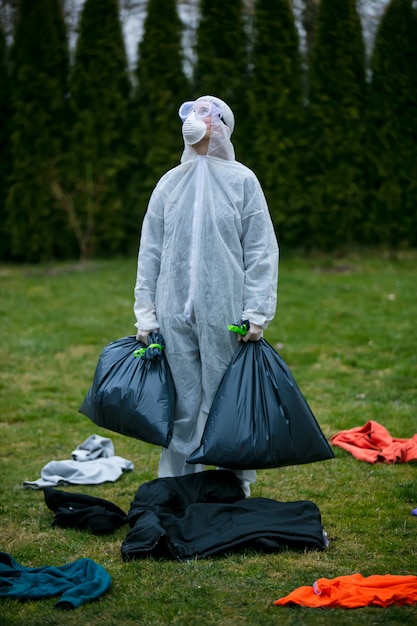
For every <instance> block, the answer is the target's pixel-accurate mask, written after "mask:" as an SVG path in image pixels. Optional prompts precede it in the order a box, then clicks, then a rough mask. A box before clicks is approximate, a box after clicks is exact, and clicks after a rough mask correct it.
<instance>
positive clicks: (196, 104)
mask: <svg viewBox="0 0 417 626" xmlns="http://www.w3.org/2000/svg"><path fill="white" fill-rule="evenodd" d="M193 112H194V113H195V114H196V116H197V117H199V118H201V119H203V118H205V117H209V115H212V114H213V115H217V116H218V117H221V111H220V109H219V107H218V106H216V105H215V104H214V103H213V102H209V101H208V100H194V101H192V102H184V103H183V104H182V105H181V106H180V109H179V111H178V115H179V116H180V118H181V119H182V121H183V122H184V121H185V120H186V119H187V117H188V116H189V115H190V114H191V113H193Z"/></svg>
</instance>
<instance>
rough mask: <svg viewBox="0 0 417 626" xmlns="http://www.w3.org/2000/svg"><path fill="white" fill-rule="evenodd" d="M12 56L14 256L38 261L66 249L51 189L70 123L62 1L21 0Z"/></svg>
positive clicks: (11, 226)
mask: <svg viewBox="0 0 417 626" xmlns="http://www.w3.org/2000/svg"><path fill="white" fill-rule="evenodd" d="M11 61H12V82H11V85H12V91H11V96H12V97H11V102H12V107H13V118H12V139H11V156H12V160H13V170H12V174H11V178H10V187H9V193H8V198H7V205H6V206H7V213H8V231H9V233H10V243H11V251H12V254H13V256H14V257H16V258H18V259H22V260H28V261H39V260H43V259H50V258H51V257H53V256H61V255H62V254H63V253H64V252H65V236H64V232H63V228H64V226H65V221H66V220H65V215H64V213H63V212H62V211H61V210H60V207H59V206H57V203H56V201H55V198H54V195H53V193H52V186H53V184H54V183H56V182H59V181H60V180H61V176H62V169H61V168H62V154H63V150H64V146H65V132H66V127H67V100H66V99H65V97H66V94H67V74H68V49H67V41H66V37H65V25H64V21H63V16H62V13H61V4H60V2H59V1H58V0H37V2H33V1H32V0H22V1H21V3H20V7H19V14H18V21H17V26H16V31H15V36H14V45H13V48H12V54H11Z"/></svg>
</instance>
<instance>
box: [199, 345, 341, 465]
mask: <svg viewBox="0 0 417 626" xmlns="http://www.w3.org/2000/svg"><path fill="white" fill-rule="evenodd" d="M333 457H334V454H333V452H332V449H331V447H330V445H329V444H328V442H327V440H326V439H325V437H324V435H323V433H322V431H321V429H320V426H319V425H318V423H317V421H316V418H315V417H314V415H313V413H312V411H311V409H310V407H309V405H308V404H307V401H306V400H305V398H304V396H303V394H302V393H301V391H300V389H299V388H298V386H297V384H296V382H295V380H294V378H293V376H292V374H291V371H290V369H289V368H288V366H287V365H286V363H285V362H284V360H283V359H282V358H281V357H280V355H279V354H278V353H277V352H276V351H275V350H274V348H273V347H272V346H271V345H270V344H269V343H268V342H267V341H266V340H265V339H263V338H262V339H260V340H259V341H254V342H247V343H244V342H242V343H241V344H240V345H239V347H238V349H237V350H236V353H235V354H234V356H233V359H232V361H231V362H230V364H229V366H228V368H227V370H226V372H225V374H224V376H223V379H222V381H221V383H220V385H219V388H218V390H217V392H216V395H215V397H214V400H213V404H212V406H211V409H210V412H209V415H208V418H207V422H206V427H205V429H204V432H203V436H202V439H201V443H200V446H199V447H198V448H197V449H196V450H195V451H194V452H193V453H192V454H191V455H190V456H189V458H188V459H187V462H188V463H203V464H206V465H216V466H220V467H227V468H230V469H265V468H271V467H281V466H284V465H300V464H303V463H313V462H314V461H324V460H326V459H331V458H333Z"/></svg>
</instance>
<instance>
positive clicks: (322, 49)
mask: <svg viewBox="0 0 417 626" xmlns="http://www.w3.org/2000/svg"><path fill="white" fill-rule="evenodd" d="M355 5H356V2H355V0H322V1H321V3H320V10H319V15H318V23H317V30H316V35H315V47H314V50H313V53H312V55H311V67H310V91H309V107H308V128H307V129H306V139H307V140H308V143H307V144H306V146H305V154H304V155H303V157H304V159H305V176H304V181H305V183H306V197H305V213H306V217H307V222H306V233H305V237H306V241H307V242H308V244H309V246H311V247H315V248H320V249H332V248H336V247H341V246H343V245H348V244H350V243H352V242H354V241H355V239H356V237H357V236H358V232H359V230H360V227H361V219H362V216H361V213H362V207H363V190H364V180H363V169H364V155H363V150H364V146H363V132H364V122H363V118H364V104H365V89H366V86H365V75H364V45H363V40H362V31H361V23H360V19H359V16H358V14H357V12H356V6H355Z"/></svg>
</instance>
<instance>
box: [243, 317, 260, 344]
mask: <svg viewBox="0 0 417 626" xmlns="http://www.w3.org/2000/svg"><path fill="white" fill-rule="evenodd" d="M262 332H263V329H262V326H257V325H256V324H252V322H250V323H249V330H248V332H247V333H246V335H239V337H238V340H239V341H244V342H247V341H259V340H260V338H261V337H262Z"/></svg>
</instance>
